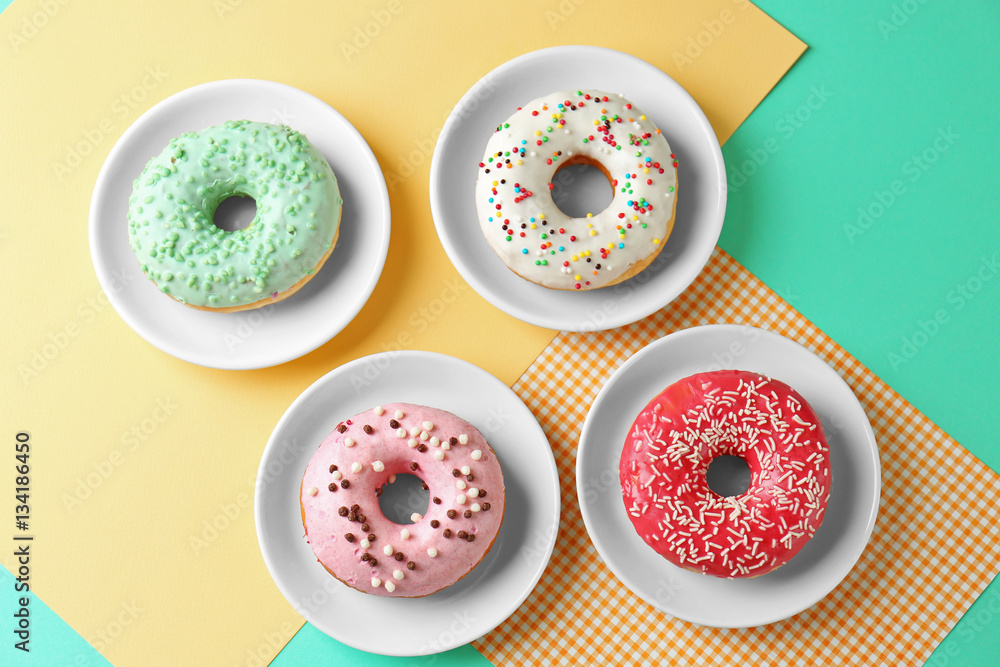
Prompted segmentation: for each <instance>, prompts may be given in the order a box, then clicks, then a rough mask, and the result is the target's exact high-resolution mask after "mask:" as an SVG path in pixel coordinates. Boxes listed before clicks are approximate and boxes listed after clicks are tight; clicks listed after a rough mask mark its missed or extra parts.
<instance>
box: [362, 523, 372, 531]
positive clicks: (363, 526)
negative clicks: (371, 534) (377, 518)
mask: <svg viewBox="0 0 1000 667" xmlns="http://www.w3.org/2000/svg"><path fill="white" fill-rule="evenodd" d="M361 530H363V531H365V532H366V533H367V532H368V531H369V530H371V526H369V525H368V524H367V523H363V524H361Z"/></svg>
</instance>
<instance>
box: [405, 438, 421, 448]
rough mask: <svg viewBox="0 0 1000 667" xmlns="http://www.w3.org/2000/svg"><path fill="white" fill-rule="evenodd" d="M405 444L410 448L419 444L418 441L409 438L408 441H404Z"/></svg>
mask: <svg viewBox="0 0 1000 667" xmlns="http://www.w3.org/2000/svg"><path fill="white" fill-rule="evenodd" d="M406 444H408V445H409V446H410V447H416V446H417V445H419V444H420V441H419V440H417V439H416V438H410V439H409V440H407V441H406Z"/></svg>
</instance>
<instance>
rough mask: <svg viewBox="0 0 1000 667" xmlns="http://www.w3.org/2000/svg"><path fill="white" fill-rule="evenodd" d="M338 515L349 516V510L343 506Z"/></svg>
mask: <svg viewBox="0 0 1000 667" xmlns="http://www.w3.org/2000/svg"><path fill="white" fill-rule="evenodd" d="M337 514H339V515H340V516H347V514H348V512H347V508H346V507H344V506H343V505H341V506H340V509H339V510H337Z"/></svg>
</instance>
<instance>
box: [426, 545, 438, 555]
mask: <svg viewBox="0 0 1000 667" xmlns="http://www.w3.org/2000/svg"><path fill="white" fill-rule="evenodd" d="M427 555H428V556H430V557H431V558H437V555H438V550H437V549H435V548H434V547H431V548H430V549H428V550H427Z"/></svg>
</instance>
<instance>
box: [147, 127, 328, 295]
mask: <svg viewBox="0 0 1000 667" xmlns="http://www.w3.org/2000/svg"><path fill="white" fill-rule="evenodd" d="M233 196H246V197H252V198H253V199H254V200H255V201H256V203H257V214H256V216H254V219H253V221H252V222H251V223H250V225H249V226H247V227H245V228H243V229H237V230H235V231H231V232H227V231H225V230H223V229H221V228H219V227H217V226H216V225H215V223H214V222H213V217H214V215H215V210H216V208H218V206H219V204H220V203H221V202H222V201H223V200H225V199H228V198H229V197H233ZM342 203H343V200H342V199H341V198H340V189H339V188H338V186H337V177H336V176H334V174H333V171H332V170H331V169H330V165H329V164H328V163H327V161H326V159H324V158H323V156H322V155H321V154H320V152H319V151H318V150H316V148H315V147H314V146H313V145H312V144H311V143H309V141H308V140H307V139H306V138H305V136H304V135H302V134H300V133H299V132H296V131H295V130H293V129H291V128H289V127H287V126H284V125H271V124H269V123H258V122H253V121H247V120H238V121H229V122H226V123H225V124H223V125H217V126H214V127H210V128H208V129H206V130H202V131H200V132H188V133H186V134H183V135H181V136H180V137H177V138H176V139H173V140H172V141H171V142H170V143H169V144H168V145H167V147H166V148H165V149H163V152H162V153H160V154H159V155H157V156H156V157H154V158H153V159H152V160H150V161H149V162H148V163H147V164H146V167H145V168H144V169H143V170H142V173H141V174H139V178H138V179H136V181H135V184H134V187H133V190H132V196H131V197H130V198H129V209H128V225H129V244H130V245H131V247H132V250H133V252H135V254H136V257H138V259H139V263H140V264H141V265H142V270H143V272H144V273H145V274H146V277H148V278H149V279H150V280H152V281H153V283H155V284H156V286H157V287H158V288H159V289H160V291H162V292H164V293H166V294H168V295H170V296H171V297H173V298H174V299H176V300H177V301H180V302H181V303H185V304H187V305H189V306H193V307H195V308H201V309H217V310H226V311H234V310H244V309H247V308H256V307H260V306H262V305H265V304H266V303H271V302H273V301H277V300H280V299H281V298H283V297H284V296H287V295H288V294H291V293H292V292H294V291H295V290H296V289H298V288H299V287H301V285H302V284H304V283H305V282H306V280H308V278H309V277H310V276H312V274H313V273H315V271H317V270H318V269H319V268H320V266H322V264H323V262H324V261H325V259H326V257H327V256H328V255H329V253H330V251H331V250H332V248H333V245H334V243H336V239H337V235H338V231H339V226H340V212H341V204H342Z"/></svg>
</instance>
